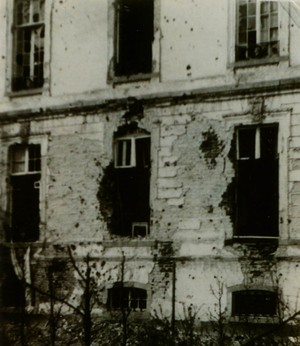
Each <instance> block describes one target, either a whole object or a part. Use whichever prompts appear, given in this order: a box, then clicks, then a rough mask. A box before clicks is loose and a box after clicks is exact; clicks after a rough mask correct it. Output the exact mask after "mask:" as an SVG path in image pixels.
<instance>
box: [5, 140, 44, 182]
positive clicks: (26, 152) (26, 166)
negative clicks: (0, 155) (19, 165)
mask: <svg viewBox="0 0 300 346" xmlns="http://www.w3.org/2000/svg"><path fill="white" fill-rule="evenodd" d="M30 145H39V146H40V144H27V145H23V144H15V145H12V146H11V147H10V150H11V155H10V175H11V176H17V175H28V174H37V173H41V167H40V169H39V170H30V167H29V166H30V161H31V160H32V159H31V158H30V152H29V147H30ZM17 146H19V147H20V148H22V149H24V157H23V159H24V160H23V161H18V162H24V170H23V171H17V172H16V171H14V168H13V167H14V163H15V162H16V161H15V160H14V158H13V154H14V148H16V147H17ZM39 149H40V152H41V146H40V147H39ZM33 159H36V157H34V158H33ZM39 160H40V161H41V155H40V156H39ZM40 166H41V164H40Z"/></svg>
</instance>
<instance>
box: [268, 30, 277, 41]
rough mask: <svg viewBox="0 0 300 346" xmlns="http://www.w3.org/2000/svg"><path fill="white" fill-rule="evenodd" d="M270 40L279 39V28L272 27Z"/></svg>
mask: <svg viewBox="0 0 300 346" xmlns="http://www.w3.org/2000/svg"><path fill="white" fill-rule="evenodd" d="M270 35H271V37H270V40H271V41H277V40H278V29H271V30H270Z"/></svg>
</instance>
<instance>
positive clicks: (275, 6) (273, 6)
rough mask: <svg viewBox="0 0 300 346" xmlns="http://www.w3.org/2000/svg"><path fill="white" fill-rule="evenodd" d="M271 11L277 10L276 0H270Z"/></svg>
mask: <svg viewBox="0 0 300 346" xmlns="http://www.w3.org/2000/svg"><path fill="white" fill-rule="evenodd" d="M270 6H271V11H272V12H275V11H277V10H278V4H277V1H270Z"/></svg>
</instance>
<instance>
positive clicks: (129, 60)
mask: <svg viewBox="0 0 300 346" xmlns="http://www.w3.org/2000/svg"><path fill="white" fill-rule="evenodd" d="M153 8H154V5H153V0H118V2H117V11H116V28H117V30H116V37H115V50H116V52H115V53H116V54H115V74H116V75H117V76H124V75H133V74H138V73H150V72H151V71H152V41H153V12H154V10H153Z"/></svg>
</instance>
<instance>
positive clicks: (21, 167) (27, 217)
mask: <svg viewBox="0 0 300 346" xmlns="http://www.w3.org/2000/svg"><path fill="white" fill-rule="evenodd" d="M10 149H11V150H10V157H11V174H10V183H11V234H10V235H9V236H8V238H9V239H8V240H13V241H17V242H22V241H36V240H38V239H39V222H40V217H39V202H40V196H39V195H40V193H39V188H40V178H41V172H40V171H41V148H40V145H38V144H30V145H21V144H16V145H13V146H12V147H11V148H10Z"/></svg>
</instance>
